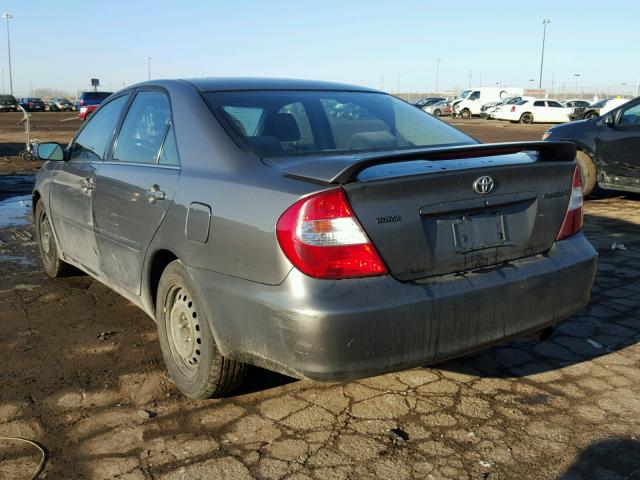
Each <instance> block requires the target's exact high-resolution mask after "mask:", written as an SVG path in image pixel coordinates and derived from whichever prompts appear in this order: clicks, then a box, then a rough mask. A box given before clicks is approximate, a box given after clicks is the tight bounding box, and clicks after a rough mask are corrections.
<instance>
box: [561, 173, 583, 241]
mask: <svg viewBox="0 0 640 480" xmlns="http://www.w3.org/2000/svg"><path fill="white" fill-rule="evenodd" d="M581 228H582V183H581V182H580V169H579V167H576V169H575V170H574V172H573V181H572V182H571V198H570V199H569V206H568V207H567V213H565V215H564V220H563V221H562V227H560V232H559V233H558V237H557V238H556V240H562V239H563V238H567V237H570V236H571V235H574V234H576V233H578V232H579V231H580V229H581Z"/></svg>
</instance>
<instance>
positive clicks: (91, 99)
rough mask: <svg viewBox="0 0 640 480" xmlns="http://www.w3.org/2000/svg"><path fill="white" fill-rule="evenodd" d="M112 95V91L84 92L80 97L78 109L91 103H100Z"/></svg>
mask: <svg viewBox="0 0 640 480" xmlns="http://www.w3.org/2000/svg"><path fill="white" fill-rule="evenodd" d="M110 95H112V92H82V94H81V95H80V98H79V99H78V110H80V109H81V108H82V107H88V106H90V105H100V104H101V103H102V102H104V101H105V100H106V99H107V98H109V96H110Z"/></svg>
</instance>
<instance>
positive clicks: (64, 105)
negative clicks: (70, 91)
mask: <svg viewBox="0 0 640 480" xmlns="http://www.w3.org/2000/svg"><path fill="white" fill-rule="evenodd" d="M72 110H73V104H72V103H71V102H70V101H69V100H67V99H66V98H52V99H51V100H49V111H50V112H70V111H72Z"/></svg>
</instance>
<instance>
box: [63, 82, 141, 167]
mask: <svg viewBox="0 0 640 480" xmlns="http://www.w3.org/2000/svg"><path fill="white" fill-rule="evenodd" d="M128 100H129V95H128V94H127V95H123V96H121V97H118V98H116V99H114V100H112V101H111V102H109V103H107V104H106V105H104V106H103V107H102V108H100V109H99V110H98V111H97V112H96V113H94V114H93V116H92V117H91V118H90V119H89V120H88V123H87V124H86V126H85V127H84V128H83V129H82V131H81V132H80V133H79V134H78V136H77V137H76V139H75V141H74V142H73V146H72V148H71V154H70V157H69V158H70V160H89V161H102V160H103V159H104V158H105V154H106V150H107V147H108V145H109V144H110V143H111V138H112V137H113V134H114V132H115V129H116V125H117V124H118V120H119V119H120V115H121V114H122V110H123V109H124V107H125V105H126V104H127V101H128Z"/></svg>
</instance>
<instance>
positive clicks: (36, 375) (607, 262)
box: [0, 114, 640, 480]
mask: <svg viewBox="0 0 640 480" xmlns="http://www.w3.org/2000/svg"><path fill="white" fill-rule="evenodd" d="M7 116H8V115H7ZM34 117H35V121H36V125H37V126H38V130H37V138H40V139H42V140H45V139H58V140H65V138H66V139H68V137H69V136H70V135H71V133H72V130H73V129H74V128H76V127H77V125H78V123H77V122H76V121H71V122H58V123H56V121H57V120H59V119H61V118H64V117H68V114H41V115H35V116H34ZM41 117H42V118H41ZM4 122H5V116H4V115H0V142H15V141H17V140H19V137H16V135H18V134H19V130H18V131H17V133H14V132H8V131H7V129H6V128H5V124H4ZM455 123H457V124H462V121H455ZM457 126H458V127H462V128H463V129H464V130H466V131H468V132H469V133H471V134H472V135H474V136H476V138H478V139H480V140H483V141H502V140H517V139H538V138H540V135H541V134H542V132H543V131H544V130H545V128H546V127H545V126H519V125H510V124H498V123H497V122H484V121H480V120H472V121H469V122H464V124H462V125H457ZM72 127H73V128H72ZM0 148H2V145H0ZM0 155H2V153H1V152H0ZM1 163H2V162H1V160H0V165H1ZM5 163H7V164H9V165H11V162H5ZM14 166H15V167H16V168H15V169H5V171H21V170H24V168H22V166H21V165H18V164H16V163H14ZM21 182H22V187H20V183H21ZM28 182H29V178H28V177H18V178H17V180H16V177H12V178H8V177H5V178H4V179H3V178H1V177H0V193H2V192H3V191H4V192H5V194H6V195H8V194H9V192H8V188H9V186H11V187H12V188H13V191H12V192H11V195H14V194H18V193H20V190H24V185H27V184H28ZM16 185H18V186H16ZM6 195H5V196H6ZM638 205H640V197H638V196H625V195H617V194H612V195H601V196H599V197H596V198H594V199H591V200H589V201H588V202H587V203H586V218H585V231H586V233H587V236H588V237H589V239H590V240H591V241H592V243H593V244H594V246H595V247H596V248H597V249H598V251H599V253H600V259H599V268H598V276H597V280H596V286H595V289H594V291H593V297H592V302H591V304H590V305H589V307H588V308H587V309H585V310H584V311H583V312H581V313H579V314H577V315H575V316H574V317H572V318H571V319H568V320H566V321H565V322H563V323H561V324H560V325H559V326H558V328H557V331H556V333H555V334H554V335H553V337H551V339H549V340H547V341H545V342H539V343H536V342H532V341H528V340H522V341H517V342H511V343H508V344H505V345H501V346H499V347H495V348H493V349H491V350H489V351H485V352H481V353H479V354H476V355H473V356H469V357H465V358H462V359H459V360H456V361H452V362H447V363H444V364H440V365H437V366H434V367H430V368H416V369H413V370H408V371H404V372H399V373H395V374H389V375H383V376H379V377H375V378H370V379H365V380H359V381H354V382H344V383H331V384H319V383H314V382H310V381H298V380H294V379H291V378H288V377H284V376H281V375H277V374H273V373H269V372H266V371H264V370H260V369H254V370H253V371H252V373H251V377H250V379H249V381H248V382H247V384H246V385H245V387H244V388H243V390H242V391H241V392H239V393H238V394H236V395H234V396H232V397H229V398H224V399H216V400H209V401H202V402H193V401H190V400H187V399H185V398H183V397H182V396H181V395H180V394H178V393H177V392H176V390H175V388H174V386H173V385H172V383H171V381H170V380H169V379H168V378H167V377H166V375H165V373H164V366H163V364H162V358H161V354H160V350H159V346H158V341H157V334H156V330H155V326H154V324H153V322H152V321H151V320H150V319H149V318H147V317H146V316H145V315H144V314H143V313H142V312H141V311H139V310H138V309H137V308H136V307H134V306H133V305H131V304H129V303H128V302H127V301H126V300H124V299H123V298H122V297H120V296H118V295H117V294H115V293H113V292H112V291H110V290H108V289H107V288H105V287H103V286H102V285H100V284H99V283H98V282H96V281H93V280H91V278H89V277H86V276H77V277H70V278H66V279H60V280H49V279H47V278H46V277H45V276H44V275H43V274H42V273H41V272H40V269H39V265H38V260H37V257H36V249H35V244H34V241H33V237H32V230H31V228H30V227H29V226H28V225H26V224H25V222H26V221H27V218H26V217H25V211H28V209H29V205H28V198H27V199H24V198H21V197H12V198H11V199H9V200H5V201H4V203H2V204H0V265H1V267H0V352H2V360H3V361H2V362H0V381H1V382H2V383H1V385H2V387H3V388H2V389H0V436H19V437H27V438H30V439H33V440H36V441H38V442H39V443H41V444H42V445H43V446H44V447H46V449H47V450H48V453H49V460H48V463H47V465H46V468H45V472H44V474H43V475H42V476H41V478H49V479H84V478H87V479H112V478H114V479H115V478H118V479H163V480H169V479H205V478H206V479H217V478H231V479H237V478H278V479H279V478H289V479H294V478H295V479H303V478H352V479H360V478H393V479H402V478H418V479H438V480H439V479H492V480H493V479H525V478H536V479H556V478H562V479H564V480H580V479H585V480H586V479H611V480H617V479H620V480H622V479H634V478H640V438H639V436H640V433H639V432H640V369H639V368H638V367H639V366H640V346H639V344H638V342H639V341H640V314H639V312H640V209H639V208H638ZM614 242H615V243H618V244H620V243H622V244H624V248H625V249H612V248H611V247H612V244H613V243H614ZM496 301H499V299H496ZM145 411H146V412H152V414H151V416H152V417H155V418H149V417H150V414H149V413H145ZM393 428H398V429H400V430H401V432H400V435H399V436H394V435H390V434H389V430H390V429H393ZM405 433H406V437H405V438H406V439H405V440H403V439H401V438H399V437H402V436H403V435H404V434H405ZM38 461H39V455H38V453H37V451H36V450H35V449H34V448H32V447H28V446H23V445H18V444H12V443H11V442H7V441H0V478H2V479H5V478H6V479H22V478H29V472H30V471H32V470H33V469H34V467H35V466H36V465H37V463H38Z"/></svg>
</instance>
